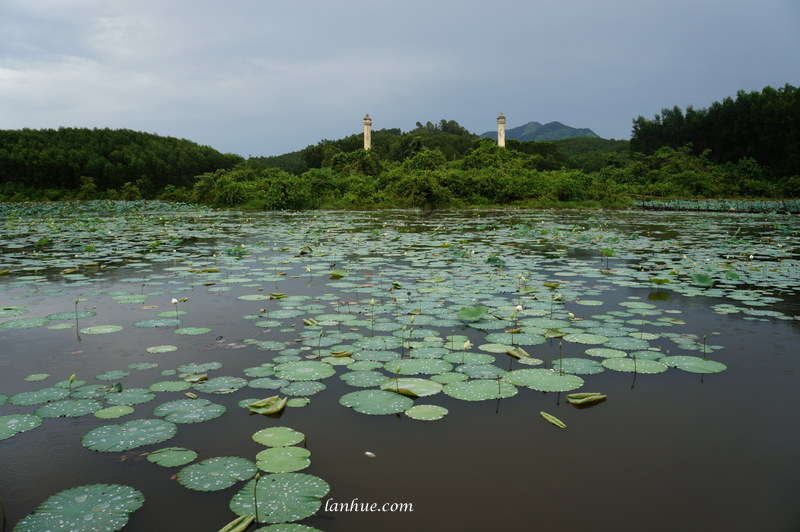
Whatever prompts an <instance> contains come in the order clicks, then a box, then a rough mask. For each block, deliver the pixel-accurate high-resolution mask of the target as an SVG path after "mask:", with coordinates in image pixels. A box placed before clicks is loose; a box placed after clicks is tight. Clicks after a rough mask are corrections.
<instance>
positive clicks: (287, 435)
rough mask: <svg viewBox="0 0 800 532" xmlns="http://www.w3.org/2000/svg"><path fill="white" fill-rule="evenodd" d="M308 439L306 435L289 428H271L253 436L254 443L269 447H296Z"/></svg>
mask: <svg viewBox="0 0 800 532" xmlns="http://www.w3.org/2000/svg"><path fill="white" fill-rule="evenodd" d="M304 439H306V436H305V434H303V433H302V432H298V431H296V430H294V429H290V428H289V427H269V428H266V429H261V430H259V431H258V432H256V433H255V434H253V441H255V442H257V443H260V444H261V445H266V446H267V447H285V446H287V445H295V444H297V443H300V442H301V441H303V440H304Z"/></svg>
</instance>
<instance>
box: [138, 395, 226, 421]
mask: <svg viewBox="0 0 800 532" xmlns="http://www.w3.org/2000/svg"><path fill="white" fill-rule="evenodd" d="M224 413H225V407H224V406H222V405H218V404H216V403H212V402H211V401H209V400H208V399H178V400H176V401H170V402H168V403H164V404H161V405H159V406H157V407H156V408H155V410H153V415H154V416H156V417H163V418H164V419H166V420H167V421H172V422H173V423H201V422H203V421H208V420H210V419H215V418H218V417H219V416H221V415H222V414H224Z"/></svg>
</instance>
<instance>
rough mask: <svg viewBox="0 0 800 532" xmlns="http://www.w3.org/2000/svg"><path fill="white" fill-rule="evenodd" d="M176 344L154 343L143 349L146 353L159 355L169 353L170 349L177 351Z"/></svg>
mask: <svg viewBox="0 0 800 532" xmlns="http://www.w3.org/2000/svg"><path fill="white" fill-rule="evenodd" d="M177 350H178V346H175V345H154V346H151V347H148V348H147V349H145V351H147V352H148V353H152V354H154V355H159V354H161V353H171V352H172V351H177Z"/></svg>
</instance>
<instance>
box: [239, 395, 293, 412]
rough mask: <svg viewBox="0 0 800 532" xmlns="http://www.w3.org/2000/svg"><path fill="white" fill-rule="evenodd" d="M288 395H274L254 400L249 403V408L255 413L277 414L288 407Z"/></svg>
mask: <svg viewBox="0 0 800 532" xmlns="http://www.w3.org/2000/svg"><path fill="white" fill-rule="evenodd" d="M287 401H288V400H287V399H286V397H280V396H278V395H273V396H272V397H267V398H266V399H260V400H258V401H253V402H252V403H249V404H248V405H247V408H248V410H250V411H251V412H253V413H255V414H263V415H270V414H277V413H278V412H280V411H281V410H283V409H284V407H286V403H287Z"/></svg>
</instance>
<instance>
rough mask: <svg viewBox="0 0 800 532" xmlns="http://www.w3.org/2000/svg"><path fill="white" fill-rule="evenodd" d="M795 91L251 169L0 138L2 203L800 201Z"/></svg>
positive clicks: (353, 144)
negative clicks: (570, 130) (571, 131)
mask: <svg viewBox="0 0 800 532" xmlns="http://www.w3.org/2000/svg"><path fill="white" fill-rule="evenodd" d="M799 101H800V100H798V90H797V89H796V88H794V87H791V86H789V85H787V86H785V87H783V88H780V89H771V88H769V87H767V88H765V89H764V90H763V91H761V92H760V93H744V92H739V93H738V95H737V97H736V99H735V100H734V99H731V98H726V99H725V100H724V101H723V102H718V103H714V104H713V105H711V107H709V108H708V109H703V110H699V111H696V110H694V109H692V108H691V107H690V108H688V109H686V111H682V110H681V109H679V108H677V107H675V108H672V109H665V110H662V112H661V114H659V115H657V116H656V117H655V118H654V119H651V120H648V119H645V118H643V117H638V118H637V119H635V120H634V121H633V135H632V138H631V140H630V141H625V140H605V139H600V138H571V139H563V140H559V141H553V142H519V141H515V140H510V139H509V140H508V141H507V145H506V148H500V147H498V146H497V145H496V144H495V143H494V141H492V140H489V139H481V138H479V137H478V136H477V135H475V134H473V133H471V132H469V131H468V130H467V129H466V128H464V127H462V126H461V125H459V124H458V123H457V122H455V121H453V120H441V121H439V122H437V123H432V122H427V123H425V124H422V123H421V122H417V124H416V127H415V128H414V129H412V130H410V131H408V132H402V131H400V130H399V129H381V130H377V131H373V135H372V140H373V148H372V149H371V150H364V149H363V138H362V136H361V134H356V135H351V136H348V137H345V138H342V139H339V140H322V141H320V142H319V143H317V144H314V145H310V146H307V147H306V148H305V149H303V150H299V151H296V152H292V153H287V154H284V155H280V156H276V157H251V158H250V159H248V160H244V159H242V158H241V157H238V156H236V155H229V154H228V155H226V154H221V153H219V152H216V151H215V150H213V149H211V148H208V147H204V146H198V145H197V144H194V143H191V142H189V141H186V140H178V139H171V138H165V137H158V136H156V135H150V134H146V133H137V132H133V131H128V130H88V129H69V128H62V129H59V130H42V131H35V130H21V131H0V201H9V200H14V201H19V200H24V199H95V198H98V199H103V198H110V199H115V198H120V199H139V198H145V199H149V198H159V199H165V200H172V201H187V202H196V203H202V204H206V205H211V206H214V207H244V208H249V209H308V208H380V207H423V208H439V207H459V206H468V205H508V204H513V205H540V206H556V205H584V206H598V207H599V206H605V207H622V206H625V205H628V204H630V203H631V201H633V200H634V199H641V198H737V197H748V198H796V197H800V159H798V157H800V145H798V132H800V124H798V120H800V108H798V102H799Z"/></svg>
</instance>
